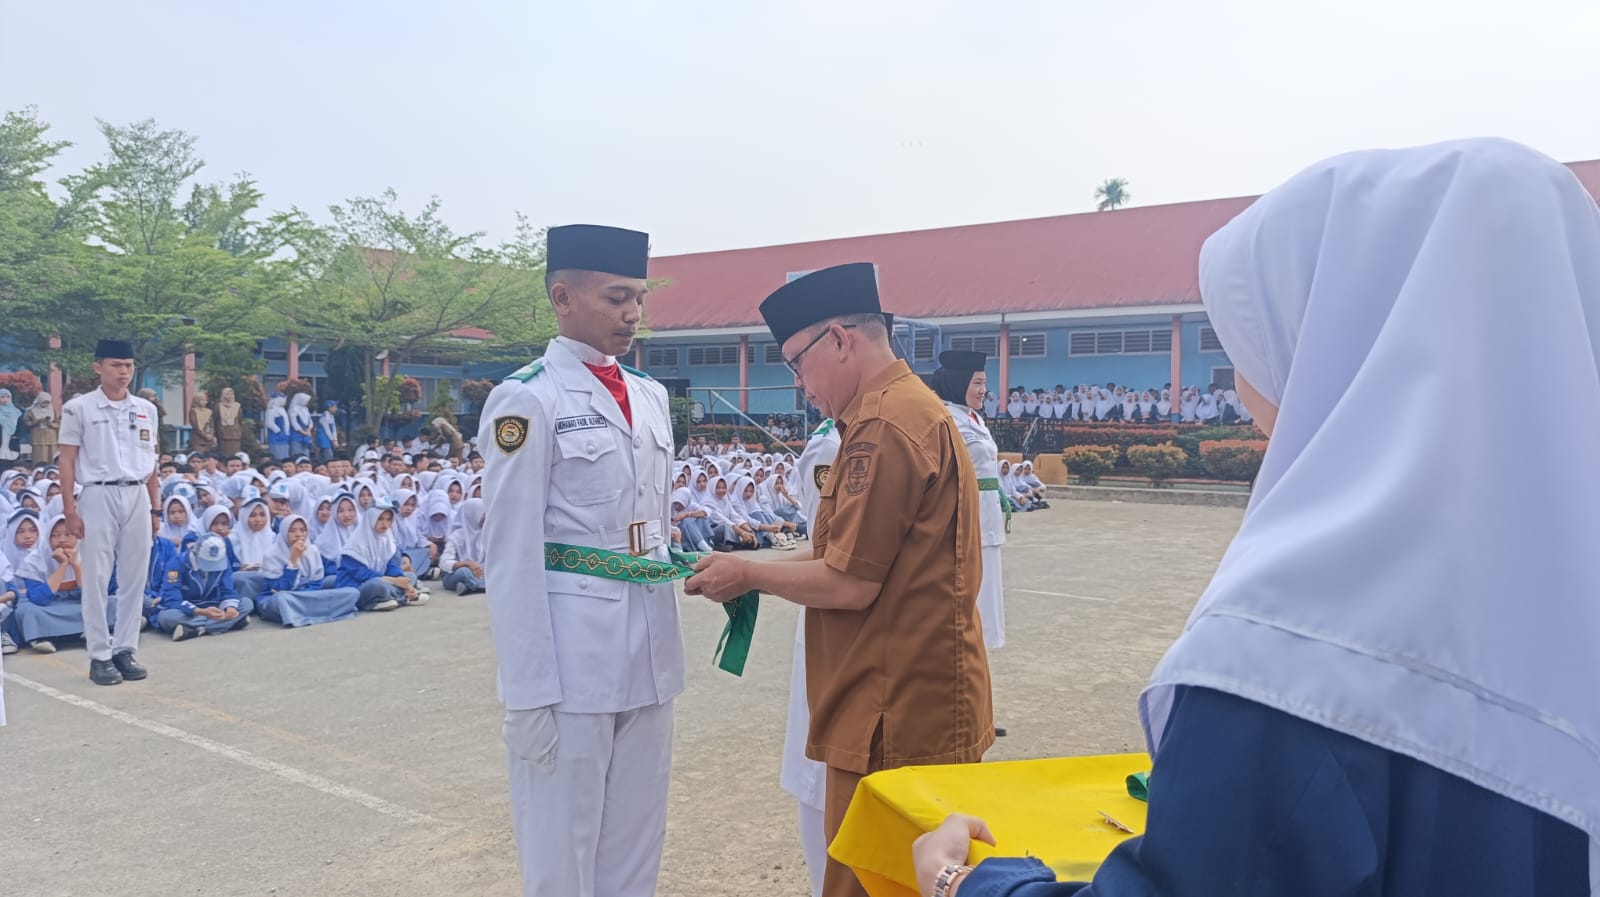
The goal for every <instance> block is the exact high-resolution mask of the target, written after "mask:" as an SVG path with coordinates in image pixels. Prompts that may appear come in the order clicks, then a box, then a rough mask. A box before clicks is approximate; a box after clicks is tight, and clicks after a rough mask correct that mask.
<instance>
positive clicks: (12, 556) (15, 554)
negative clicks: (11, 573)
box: [0, 510, 44, 570]
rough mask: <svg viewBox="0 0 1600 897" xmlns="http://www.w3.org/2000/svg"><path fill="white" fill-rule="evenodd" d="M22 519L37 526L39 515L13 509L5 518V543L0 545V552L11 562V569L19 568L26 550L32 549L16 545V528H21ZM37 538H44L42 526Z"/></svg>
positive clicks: (36, 545) (26, 554) (24, 558)
mask: <svg viewBox="0 0 1600 897" xmlns="http://www.w3.org/2000/svg"><path fill="white" fill-rule="evenodd" d="M24 520H28V521H31V522H32V523H33V525H34V526H35V527H38V526H39V515H38V514H35V513H33V512H32V511H23V510H17V511H13V512H11V516H10V517H8V518H6V540H5V544H4V545H3V546H0V554H4V555H5V558H6V560H8V561H10V562H11V568H12V569H13V570H21V569H22V562H23V561H24V560H26V559H27V557H28V552H30V551H32V550H33V549H32V548H18V547H17V530H19V529H21V528H22V521H24ZM39 538H40V539H43V538H44V530H43V529H42V528H41V529H40V530H39ZM33 544H34V547H38V545H39V543H38V542H35V543H33Z"/></svg>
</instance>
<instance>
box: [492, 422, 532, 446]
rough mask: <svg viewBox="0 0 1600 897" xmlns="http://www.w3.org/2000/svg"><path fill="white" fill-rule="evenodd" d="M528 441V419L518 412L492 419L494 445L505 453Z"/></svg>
mask: <svg viewBox="0 0 1600 897" xmlns="http://www.w3.org/2000/svg"><path fill="white" fill-rule="evenodd" d="M527 441H528V419H527V418H525V417H523V416H521V415H520V414H508V415H506V416H505V417H497V418H495V419H494V444H495V447H496V448H498V449H500V451H502V452H505V453H506V454H508V455H509V454H511V453H512V452H515V451H516V450H517V449H519V448H522V444H523V443H525V442H527Z"/></svg>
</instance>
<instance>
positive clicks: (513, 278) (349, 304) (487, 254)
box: [277, 190, 555, 432]
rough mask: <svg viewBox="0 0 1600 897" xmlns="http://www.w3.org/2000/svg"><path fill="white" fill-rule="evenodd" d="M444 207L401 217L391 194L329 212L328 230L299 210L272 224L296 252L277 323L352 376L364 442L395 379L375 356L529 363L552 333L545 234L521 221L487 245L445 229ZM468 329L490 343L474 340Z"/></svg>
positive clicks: (392, 397)
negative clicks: (523, 359)
mask: <svg viewBox="0 0 1600 897" xmlns="http://www.w3.org/2000/svg"><path fill="white" fill-rule="evenodd" d="M440 209H441V203H440V202H439V200H438V199H437V198H434V199H432V200H430V201H429V202H428V204H427V205H425V206H424V207H423V208H422V210H421V211H420V212H417V213H416V214H414V215H413V214H409V213H407V212H406V211H405V210H403V209H402V208H400V204H399V199H398V197H397V196H396V195H395V193H394V191H393V190H389V191H386V192H384V193H383V194H382V195H381V196H377V197H357V198H355V199H351V200H349V201H348V202H346V203H344V204H343V205H337V206H333V207H332V208H331V209H330V210H329V214H330V217H331V219H332V222H331V223H330V224H328V225H325V226H319V225H317V224H316V223H315V222H313V221H312V220H311V218H310V217H309V216H308V215H306V214H305V213H303V212H300V211H299V210H295V211H293V212H290V213H288V214H286V215H284V216H281V217H280V219H279V220H278V222H277V224H278V227H279V228H280V232H282V233H284V234H286V235H288V238H289V240H290V243H291V245H292V247H293V249H294V253H295V256H294V260H293V262H292V265H293V269H294V273H293V282H292V286H291V287H290V292H289V297H290V300H289V301H288V302H286V303H285V304H284V306H283V307H282V313H283V314H284V316H285V318H286V319H287V321H288V325H289V328H290V329H291V330H293V331H294V332H295V333H296V334H298V335H299V336H300V337H301V338H303V339H307V340H313V341H316V342H320V343H324V344H326V345H329V346H330V347H332V348H333V350H334V352H335V353H342V356H343V358H342V363H341V370H342V372H344V373H346V374H349V375H357V376H359V377H360V379H361V402H360V405H361V407H362V409H363V412H364V414H363V424H364V430H365V431H366V432H375V431H376V430H377V428H378V427H379V425H380V424H381V422H382V420H383V415H384V414H385V413H387V411H388V410H389V409H391V408H392V407H394V405H395V402H396V392H395V391H396V389H397V388H398V383H399V378H397V377H388V378H385V377H383V376H381V375H380V372H379V370H378V357H379V355H380V354H381V353H384V352H388V353H390V355H389V356H388V357H389V358H390V359H391V360H392V361H404V359H405V358H407V356H409V355H412V354H415V353H430V354H442V355H447V356H448V357H450V358H452V359H458V360H475V359H485V358H494V357H500V356H503V355H505V354H521V355H527V354H529V353H531V351H532V347H533V346H535V345H539V344H542V343H544V342H546V341H548V339H549V338H550V337H551V336H552V335H553V334H554V332H555V324H554V321H553V320H552V318H553V316H552V315H550V314H541V313H540V311H541V309H542V308H543V307H545V305H546V303H545V293H544V284H543V280H542V275H543V272H544V234H543V233H542V232H541V231H537V230H535V229H534V228H533V227H532V226H530V225H529V224H528V222H527V221H526V219H522V218H520V217H519V219H518V227H517V231H516V236H515V237H514V238H513V239H512V240H511V241H509V242H507V243H505V244H503V245H501V246H497V247H491V246H486V245H484V244H483V235H482V234H481V233H459V232H457V231H455V230H454V229H452V228H451V227H450V226H449V225H448V224H446V223H445V221H444V220H443V218H442V216H441V214H440ZM468 328H477V329H479V330H483V331H487V332H488V334H489V336H488V337H487V338H485V339H475V338H473V335H472V334H468V333H464V332H463V331H467V330H468ZM331 361H332V358H331V357H330V362H331ZM332 374H333V371H332V370H330V378H331V377H332Z"/></svg>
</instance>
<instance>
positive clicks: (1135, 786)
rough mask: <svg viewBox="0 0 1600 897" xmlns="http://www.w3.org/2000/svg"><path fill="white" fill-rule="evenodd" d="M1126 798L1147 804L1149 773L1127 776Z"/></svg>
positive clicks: (1148, 798) (1148, 797)
mask: <svg viewBox="0 0 1600 897" xmlns="http://www.w3.org/2000/svg"><path fill="white" fill-rule="evenodd" d="M1128 796H1129V797H1131V798H1133V799H1134V800H1142V801H1145V802H1149V800H1150V773H1148V772H1136V773H1134V774H1133V775H1131V776H1128Z"/></svg>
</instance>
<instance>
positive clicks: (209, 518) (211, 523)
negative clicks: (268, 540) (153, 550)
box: [161, 505, 239, 582]
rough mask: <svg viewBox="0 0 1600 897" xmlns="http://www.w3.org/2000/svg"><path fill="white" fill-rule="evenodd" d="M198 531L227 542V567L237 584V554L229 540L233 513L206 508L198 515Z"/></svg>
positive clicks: (231, 533) (219, 506)
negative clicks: (231, 570) (230, 568)
mask: <svg viewBox="0 0 1600 897" xmlns="http://www.w3.org/2000/svg"><path fill="white" fill-rule="evenodd" d="M200 529H201V535H205V534H206V533H211V534H212V535H217V536H221V537H222V538H224V539H227V540H228V565H229V566H230V567H232V568H233V573H234V576H235V582H237V577H238V574H239V553H238V551H237V550H235V548H234V545H233V541H232V539H231V538H230V537H231V536H232V535H233V513H232V512H230V511H229V510H228V509H227V508H224V507H222V506H221V505H216V506H213V507H210V508H207V509H206V511H205V513H204V514H201V515H200ZM161 541H162V542H166V541H167V540H166V539H162V540H161ZM169 544H170V543H169Z"/></svg>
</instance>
